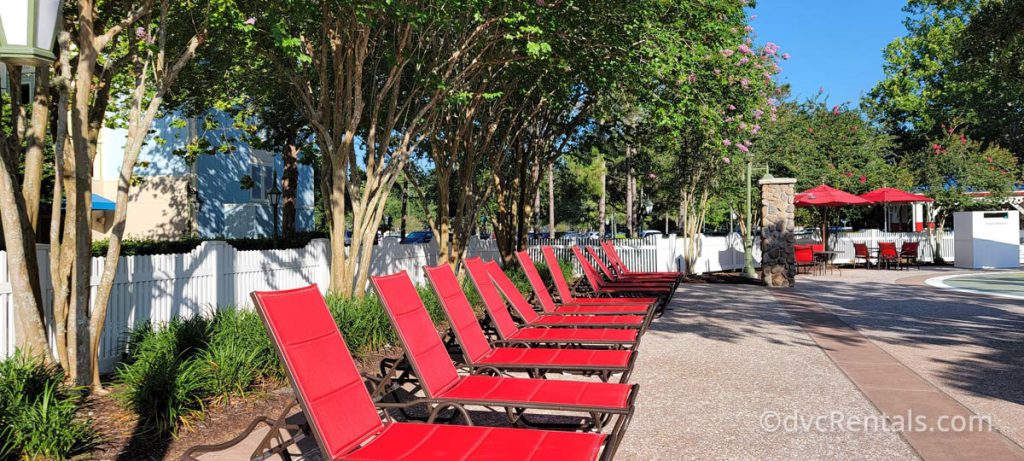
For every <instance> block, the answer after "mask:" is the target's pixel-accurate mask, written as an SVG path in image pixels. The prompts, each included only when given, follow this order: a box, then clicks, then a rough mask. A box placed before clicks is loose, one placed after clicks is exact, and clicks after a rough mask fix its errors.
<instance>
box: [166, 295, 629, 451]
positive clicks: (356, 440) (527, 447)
mask: <svg viewBox="0 0 1024 461" xmlns="http://www.w3.org/2000/svg"><path fill="white" fill-rule="evenodd" d="M252 298H253V302H254V303H255V304H256V308H257V312H259V314H260V317H261V318H262V319H263V323H264V325H265V326H266V327H267V331H268V332H269V333H270V339H271V342H272V343H273V344H274V348H275V349H276V350H277V353H278V355H279V356H280V357H281V362H282V363H283V364H284V368H285V372H286V374H287V375H288V379H289V381H290V382H291V385H292V389H293V391H294V392H295V396H296V399H297V400H298V404H299V406H300V407H301V408H302V412H303V414H304V416H305V419H306V421H307V422H308V424H309V426H308V432H307V433H306V434H307V435H309V436H312V437H313V438H314V439H315V440H316V443H317V445H318V446H319V448H320V453H321V456H322V458H324V459H331V460H398V459H410V460H411V459H416V460H433V459H436V460H446V461H447V460H452V459H470V458H475V459H508V460H521V459H530V458H536V457H537V456H538V454H540V455H541V456H545V457H547V456H550V457H555V458H557V459H560V460H562V459H581V460H593V459H611V457H612V455H613V453H612V452H611V450H608V446H607V443H608V441H609V440H610V439H609V438H608V437H607V436H605V435H603V434H593V433H581V432H560V431H546V430H537V429H518V428H496V427H476V426H460V425H440V424H429V423H428V424H420V423H403V422H395V421H393V420H392V419H391V417H390V415H388V413H387V412H383V415H382V414H381V413H380V412H378V410H377V409H376V408H375V406H374V403H373V400H371V399H370V395H369V392H368V391H367V389H366V387H365V386H364V384H363V379H362V377H361V376H360V374H359V370H358V369H357V368H356V364H355V361H354V360H353V359H352V355H351V354H350V353H349V349H348V347H347V346H346V345H345V340H344V338H343V337H342V336H341V332H340V331H338V327H337V325H336V324H335V323H334V319H333V318H332V317H331V313H330V312H329V311H328V309H327V304H326V303H325V302H324V299H323V297H322V296H321V295H320V291H319V289H318V288H317V287H316V285H311V286H308V287H305V288H299V289H294V290H284V291H278V292H253V293H252ZM382 416H383V418H384V420H383V421H382V420H381V417H382ZM271 435H272V434H268V437H270V436H271ZM278 436H280V434H278ZM209 447H211V446H208V447H193V448H192V449H190V450H189V452H187V453H186V455H187V456H192V455H193V454H196V453H202V452H208V451H211V450H209V449H206V448H209ZM212 447H215V448H214V449H223V444H221V445H218V446H212ZM276 454H281V455H282V457H283V458H285V459H288V458H289V456H288V455H287V453H281V452H277V453H276ZM265 455H267V453H262V452H259V453H253V456H252V459H265Z"/></svg>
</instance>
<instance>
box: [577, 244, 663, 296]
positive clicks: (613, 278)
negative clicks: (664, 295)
mask: <svg viewBox="0 0 1024 461" xmlns="http://www.w3.org/2000/svg"><path fill="white" fill-rule="evenodd" d="M586 250H587V254H589V255H590V258H591V259H593V260H594V263H595V264H597V267H598V268H599V269H601V273H603V274H604V276H605V278H607V279H608V281H609V282H611V283H616V284H619V283H621V284H630V285H637V286H650V287H656V288H657V287H671V288H672V290H673V291H674V290H675V285H676V282H677V281H678V280H677V278H673V279H671V280H658V279H650V278H636V277H628V276H622V277H619V276H618V275H616V274H615V273H614V272H612V271H611V270H610V269H609V268H608V265H607V264H605V263H604V261H602V260H601V255H599V254H597V251H596V250H594V247H590V246H588V247H586Z"/></svg>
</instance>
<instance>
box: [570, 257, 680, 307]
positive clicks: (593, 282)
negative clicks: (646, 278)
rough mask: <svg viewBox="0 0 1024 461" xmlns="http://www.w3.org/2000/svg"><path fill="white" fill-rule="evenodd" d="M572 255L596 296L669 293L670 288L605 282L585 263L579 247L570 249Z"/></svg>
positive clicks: (665, 294) (660, 294)
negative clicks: (574, 256)
mask: <svg viewBox="0 0 1024 461" xmlns="http://www.w3.org/2000/svg"><path fill="white" fill-rule="evenodd" d="M572 251H573V253H574V254H575V255H576V259H577V260H578V261H579V263H580V267H582V268H583V276H584V277H586V279H587V282H588V283H590V288H591V289H592V290H593V291H594V293H595V294H596V295H598V296H629V295H641V294H645V295H650V294H655V295H659V296H667V295H669V294H670V293H671V291H672V288H671V287H667V286H662V285H658V286H651V285H643V284H634V283H618V282H605V281H604V280H601V276H600V275H598V274H597V271H596V270H594V266H591V265H590V262H589V261H587V258H586V256H583V252H582V251H581V250H580V247H578V246H574V247H572Z"/></svg>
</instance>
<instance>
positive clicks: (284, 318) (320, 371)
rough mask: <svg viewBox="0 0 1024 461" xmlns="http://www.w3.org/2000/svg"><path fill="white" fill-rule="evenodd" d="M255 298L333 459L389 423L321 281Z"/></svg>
mask: <svg viewBox="0 0 1024 461" xmlns="http://www.w3.org/2000/svg"><path fill="white" fill-rule="evenodd" d="M252 297H253V301H254V302H255V304H256V306H257V310H258V312H259V313H260V315H261V316H262V317H263V320H264V323H265V324H266V326H267V330H268V331H269V333H270V337H271V339H272V340H273V342H274V344H275V345H276V346H277V348H278V352H279V353H280V356H281V360H282V361H283V362H284V365H285V368H286V369H287V370H288V375H289V377H290V378H291V380H292V383H293V386H292V387H293V389H294V390H295V393H296V395H297V396H298V397H299V399H300V401H301V402H303V409H304V410H305V413H306V419H307V420H308V421H309V423H310V424H311V425H312V427H313V430H314V433H315V434H317V435H319V437H320V441H321V443H322V444H323V447H324V449H325V450H326V451H327V452H328V453H329V454H330V455H331V457H332V458H335V457H337V456H339V455H341V454H343V453H345V452H347V451H349V450H351V449H352V448H354V447H356V446H358V445H359V444H360V443H362V442H363V440H365V439H366V438H367V437H368V436H370V435H371V434H373V433H374V432H377V431H379V430H380V429H381V428H383V427H384V424H383V423H382V422H381V420H380V415H378V414H377V410H376V408H374V406H373V401H372V400H370V394H369V393H368V392H367V391H366V386H364V385H363V379H362V377H360V375H359V370H358V369H356V364H355V362H354V361H353V360H352V355H351V354H349V350H348V347H347V346H346V345H345V340H344V339H342V337H341V332H339V331H338V327H337V325H335V323H334V319H333V318H332V317H331V313H330V312H329V311H328V310H327V304H326V303H325V302H324V298H323V296H321V295H320V291H319V289H317V287H316V285H310V286H308V287H305V288H299V289H295V290H285V291H277V292H253V294H252Z"/></svg>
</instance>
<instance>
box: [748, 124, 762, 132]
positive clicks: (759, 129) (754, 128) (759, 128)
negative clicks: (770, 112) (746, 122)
mask: <svg viewBox="0 0 1024 461" xmlns="http://www.w3.org/2000/svg"><path fill="white" fill-rule="evenodd" d="M760 132H761V125H754V126H752V127H751V128H750V134H758V133H760Z"/></svg>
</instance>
